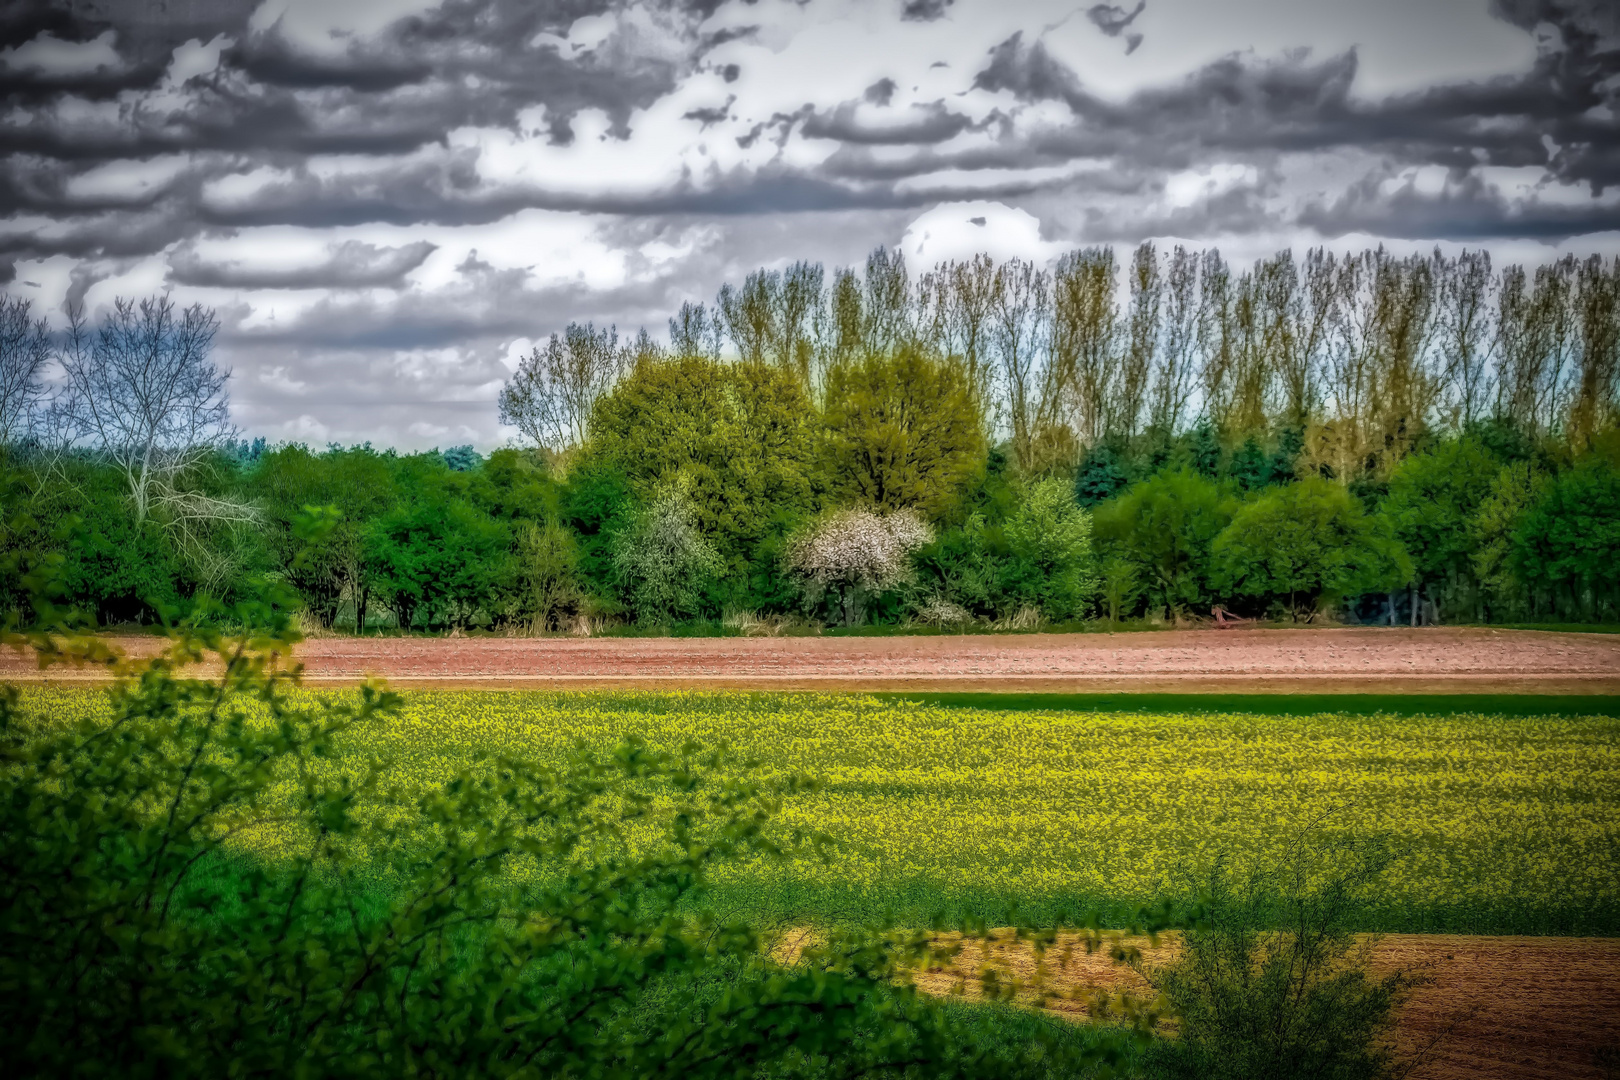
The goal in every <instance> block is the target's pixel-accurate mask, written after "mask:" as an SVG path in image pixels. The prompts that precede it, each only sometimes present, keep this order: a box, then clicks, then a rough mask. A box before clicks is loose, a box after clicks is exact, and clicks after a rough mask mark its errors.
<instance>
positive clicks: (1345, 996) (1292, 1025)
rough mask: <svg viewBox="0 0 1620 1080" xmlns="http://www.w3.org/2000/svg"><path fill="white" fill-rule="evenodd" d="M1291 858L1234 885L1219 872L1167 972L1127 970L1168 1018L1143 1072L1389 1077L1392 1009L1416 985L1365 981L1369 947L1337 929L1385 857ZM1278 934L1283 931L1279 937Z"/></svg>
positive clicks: (1242, 1078) (1222, 1077)
mask: <svg viewBox="0 0 1620 1080" xmlns="http://www.w3.org/2000/svg"><path fill="white" fill-rule="evenodd" d="M1323 854H1326V855H1327V856H1328V857H1335V856H1336V857H1339V858H1344V859H1346V860H1347V861H1346V862H1345V863H1341V864H1340V865H1339V866H1338V867H1331V866H1330V867H1328V868H1326V872H1323V870H1322V868H1318V867H1316V866H1313V865H1312V862H1313V861H1314V860H1313V859H1312V858H1311V857H1309V856H1307V855H1305V854H1300V855H1296V856H1295V858H1294V860H1293V862H1292V865H1289V866H1287V867H1284V868H1283V869H1281V870H1277V871H1271V872H1263V873H1255V874H1253V875H1251V876H1250V877H1248V878H1247V880H1245V881H1243V882H1242V883H1241V884H1240V885H1236V886H1235V885H1234V884H1233V882H1232V880H1231V878H1230V876H1229V875H1228V874H1227V873H1226V872H1224V871H1223V870H1221V869H1217V870H1216V871H1215V872H1214V873H1213V874H1212V875H1211V877H1210V880H1209V883H1208V888H1207V891H1206V896H1205V900H1204V905H1203V911H1202V918H1201V920H1200V922H1199V923H1198V924H1197V925H1196V926H1194V927H1192V928H1190V929H1188V930H1187V932H1186V934H1185V935H1184V937H1183V939H1182V947H1181V951H1180V954H1179V955H1178V956H1177V957H1176V959H1174V960H1173V961H1171V962H1170V963H1168V964H1162V965H1153V964H1148V963H1145V962H1143V961H1142V960H1140V959H1137V960H1136V961H1135V962H1134V966H1135V967H1136V969H1137V970H1138V972H1140V973H1141V974H1142V975H1143V976H1144V977H1145V978H1147V980H1148V981H1149V982H1150V983H1151V984H1152V985H1153V987H1154V988H1155V989H1156V990H1158V991H1159V993H1160V995H1161V996H1162V999H1163V1004H1164V1006H1166V1007H1167V1008H1168V1010H1169V1011H1170V1012H1171V1013H1172V1014H1173V1015H1174V1016H1175V1017H1176V1018H1177V1030H1176V1034H1175V1035H1174V1036H1173V1037H1171V1038H1167V1039H1163V1040H1160V1041H1158V1042H1156V1043H1155V1044H1154V1045H1153V1047H1152V1048H1151V1050H1150V1052H1149V1055H1148V1070H1147V1071H1148V1074H1149V1075H1150V1076H1153V1077H1164V1078H1166V1080H1227V1078H1230V1080H1376V1078H1379V1077H1386V1076H1393V1075H1397V1073H1396V1064H1397V1063H1396V1059H1395V1056H1394V1054H1393V1051H1392V1050H1391V1049H1390V1047H1389V1046H1388V1044H1387V1039H1388V1035H1389V1033H1390V1028H1391V1025H1392V1023H1393V1020H1394V1011H1395V1009H1396V1007H1397V1006H1398V1005H1399V1004H1400V1002H1401V1001H1402V1000H1403V999H1404V998H1405V996H1406V994H1407V992H1408V991H1409V990H1410V989H1411V987H1412V986H1413V985H1414V984H1415V980H1414V979H1413V978H1412V977H1411V976H1409V975H1407V974H1405V973H1402V972H1395V973H1393V974H1390V975H1387V976H1385V977H1384V978H1382V979H1374V978H1372V977H1371V976H1370V975H1369V974H1368V959H1369V955H1370V943H1368V942H1362V943H1360V944H1358V943H1357V941H1356V939H1355V938H1354V937H1353V936H1352V935H1351V934H1350V933H1349V931H1348V930H1347V929H1346V925H1347V923H1348V920H1349V919H1350V918H1351V917H1353V915H1354V913H1355V911H1356V909H1357V907H1358V905H1360V904H1361V903H1363V902H1364V900H1365V896H1366V893H1367V890H1368V888H1369V886H1370V885H1372V883H1373V882H1374V881H1375V880H1376V879H1377V877H1378V876H1379V874H1380V873H1381V871H1382V869H1383V865H1384V860H1383V858H1382V857H1381V855H1380V853H1379V852H1378V851H1377V850H1376V849H1371V850H1369V849H1359V850H1358V849H1348V850H1345V849H1329V850H1328V851H1327V852H1323V851H1321V850H1320V849H1319V850H1318V852H1317V857H1318V858H1320V857H1321V856H1322V855H1323ZM1278 927H1282V928H1283V929H1277V928H1278Z"/></svg>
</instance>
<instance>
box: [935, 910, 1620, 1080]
mask: <svg viewBox="0 0 1620 1080" xmlns="http://www.w3.org/2000/svg"><path fill="white" fill-rule="evenodd" d="M1162 948H1163V951H1162V952H1161V953H1160V955H1164V953H1165V952H1167V951H1168V949H1169V948H1171V946H1169V945H1166V946H1163V947H1162ZM1062 951H1063V950H1062V942H1061V941H1060V943H1059V948H1058V949H1057V950H1054V951H1053V952H1050V953H1048V955H1047V963H1048V969H1049V972H1050V978H1051V983H1052V986H1053V988H1054V989H1056V990H1058V991H1060V992H1062V993H1065V994H1068V995H1073V996H1072V997H1068V998H1060V999H1055V1000H1053V1001H1051V1002H1050V1003H1049V1006H1048V1007H1049V1008H1052V1009H1053V1010H1055V1011H1062V1012H1066V1013H1070V1014H1074V1015H1077V1016H1078V1015H1081V1014H1084V1013H1085V1012H1086V1008H1085V1004H1084V1002H1085V1000H1086V999H1087V998H1089V997H1090V996H1091V994H1092V993H1094V992H1095V991H1096V990H1099V989H1100V990H1105V991H1107V992H1109V993H1113V992H1117V991H1121V990H1126V991H1133V992H1136V993H1140V992H1141V991H1142V990H1143V989H1144V988H1145V984H1144V983H1142V982H1141V980H1140V979H1138V978H1137V976H1136V975H1135V974H1134V973H1133V972H1131V971H1130V970H1129V969H1127V968H1124V967H1122V966H1120V965H1117V964H1115V963H1113V962H1112V961H1111V960H1109V959H1108V958H1107V957H1106V956H1104V955H1103V954H1101V953H1097V954H1093V955H1090V956H1088V955H1086V953H1085V952H1084V950H1083V949H1078V948H1076V949H1074V950H1073V951H1072V953H1071V954H1070V956H1069V958H1068V962H1067V964H1066V966H1064V967H1062V968H1061V969H1060V968H1059V963H1058V961H1059V958H1060V956H1061V954H1062ZM1149 956H1150V959H1152V958H1154V957H1153V953H1152V952H1151V951H1150V952H1149ZM1032 960H1033V958H1032V955H1031V954H1030V952H1029V950H1028V949H1027V948H1025V947H1023V946H1021V945H1018V944H1016V943H1012V942H1002V943H997V944H996V945H994V946H992V951H991V955H990V963H991V965H992V966H993V967H996V968H998V969H1000V970H1001V971H1003V972H1007V973H1011V974H1012V975H1013V976H1015V977H1017V978H1019V979H1020V980H1021V981H1023V982H1026V983H1027V982H1028V980H1029V978H1030V976H1031V973H1032V969H1033V965H1032ZM984 962H985V957H984V954H983V952H982V949H981V947H980V946H977V945H975V946H970V947H969V948H968V949H965V950H964V952H963V955H962V956H961V957H959V958H958V960H957V969H956V971H952V970H949V969H946V970H937V971H934V972H930V973H926V974H923V975H921V976H920V977H919V982H920V984H921V985H922V986H923V988H924V989H927V990H930V991H933V992H936V993H945V992H947V991H949V990H950V989H951V987H952V986H953V985H954V984H955V983H957V982H958V980H959V979H960V974H959V973H960V972H963V971H966V972H970V973H971V972H973V971H975V970H976V969H977V968H978V966H979V965H980V964H982V963H984ZM1372 965H1373V970H1374V972H1375V973H1383V972H1386V971H1389V970H1391V969H1394V968H1401V969H1404V970H1407V971H1410V972H1414V973H1416V974H1418V975H1421V976H1426V977H1427V978H1428V980H1429V982H1428V983H1427V985H1422V986H1419V987H1418V988H1417V989H1416V990H1415V991H1414V992H1413V995H1412V998H1411V1000H1410V1001H1409V1002H1408V1003H1407V1005H1406V1006H1405V1008H1404V1009H1403V1010H1402V1012H1401V1013H1400V1017H1399V1027H1398V1032H1397V1045H1398V1047H1399V1049H1400V1050H1402V1051H1403V1052H1405V1053H1408V1054H1410V1053H1412V1052H1413V1051H1417V1050H1422V1049H1425V1048H1427V1049H1428V1058H1427V1061H1426V1063H1425V1064H1424V1065H1423V1066H1422V1067H1421V1068H1420V1069H1419V1070H1418V1071H1416V1072H1414V1073H1413V1074H1412V1076H1413V1078H1414V1080H1420V1078H1421V1080H1465V1078H1489V1080H1553V1078H1578V1077H1591V1078H1594V1080H1599V1078H1602V1077H1604V1075H1605V1073H1604V1071H1603V1070H1602V1069H1601V1068H1600V1067H1599V1066H1598V1065H1597V1064H1596V1060H1595V1059H1596V1056H1597V1055H1598V1054H1600V1053H1602V1052H1605V1051H1607V1052H1610V1053H1615V1052H1620V940H1616V939H1611V938H1538V937H1464V936H1453V935H1440V934H1435V935H1427V934H1389V935H1386V936H1384V937H1382V938H1379V939H1377V941H1376V944H1375V946H1374V949H1373V955H1372ZM973 982H974V980H973V979H972V978H971V977H970V978H969V979H968V980H967V981H966V987H965V988H966V989H967V990H968V992H969V993H970V994H971V993H972V989H971V988H972V986H973ZM1610 1075H1612V1074H1610Z"/></svg>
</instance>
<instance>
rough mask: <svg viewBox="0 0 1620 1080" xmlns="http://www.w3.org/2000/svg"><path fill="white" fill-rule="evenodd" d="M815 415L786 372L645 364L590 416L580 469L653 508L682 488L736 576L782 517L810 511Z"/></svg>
mask: <svg viewBox="0 0 1620 1080" xmlns="http://www.w3.org/2000/svg"><path fill="white" fill-rule="evenodd" d="M816 433H817V422H816V418H815V410H814V409H813V408H812V407H811V405H810V401H809V399H808V398H807V397H806V396H805V392H804V390H803V388H802V387H801V386H800V384H799V381H798V379H797V378H795V376H794V375H793V373H792V372H791V371H787V370H783V369H781V368H777V367H771V366H767V365H765V364H763V363H734V364H733V363H722V362H719V361H715V360H711V359H709V358H707V357H704V356H678V357H674V358H671V359H648V360H643V361H641V362H639V363H637V364H636V366H635V368H634V370H633V371H632V372H631V373H630V374H629V375H628V376H627V377H626V378H624V379H623V380H622V381H620V382H619V383H618V385H616V386H615V387H614V388H613V390H612V391H611V392H610V393H608V394H607V395H606V396H604V397H602V398H601V399H600V400H599V401H597V403H596V406H595V408H594V409H593V411H592V412H591V421H590V440H589V442H588V443H587V444H586V447H585V451H584V461H583V462H582V464H581V466H580V467H582V468H585V469H586V470H587V471H588V473H589V475H593V476H605V475H607V474H610V473H614V472H616V473H618V474H619V475H622V476H623V477H624V480H625V481H626V483H627V484H628V487H629V489H630V492H631V493H632V494H633V495H634V496H635V498H636V499H637V500H638V501H640V502H642V503H647V502H650V501H651V500H652V499H653V497H654V495H655V494H656V493H657V492H658V490H659V489H660V488H661V487H662V486H665V485H667V484H669V483H673V482H674V481H675V478H676V476H677V474H679V475H680V476H681V477H683V478H684V479H683V480H682V481H681V483H683V484H685V485H686V488H685V490H686V493H687V497H688V498H689V499H690V501H691V504H692V512H693V515H694V521H695V523H696V525H697V527H698V529H699V530H700V531H701V532H702V534H703V536H704V537H706V538H707V539H708V540H709V542H710V543H712V544H713V545H714V547H715V549H716V550H717V551H718V553H719V554H720V556H721V558H722V559H724V560H725V562H726V565H727V568H728V569H729V570H742V569H744V568H745V567H746V566H747V563H748V558H749V555H750V554H751V553H752V550H753V548H754V547H755V545H756V544H757V543H758V542H759V541H760V540H761V538H763V537H765V536H768V535H770V534H771V533H772V532H773V531H775V529H776V521H777V519H778V517H779V515H780V514H781V513H782V512H783V511H793V510H811V509H813V508H814V506H815V504H816V502H817V500H818V497H819V496H818V492H819V490H820V487H821V478H820V470H819V464H818V461H817V438H816Z"/></svg>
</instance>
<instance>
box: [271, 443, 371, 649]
mask: <svg viewBox="0 0 1620 1080" xmlns="http://www.w3.org/2000/svg"><path fill="white" fill-rule="evenodd" d="M393 460H394V459H391V458H390V457H389V456H385V455H382V454H378V453H377V452H375V451H374V450H372V449H371V448H370V447H369V446H357V447H354V448H352V449H348V450H344V449H340V448H337V447H333V448H332V449H329V450H327V451H326V452H325V453H322V454H314V453H311V452H310V451H309V450H308V449H307V448H305V447H303V446H297V445H291V446H283V447H278V448H277V449H275V450H271V451H268V452H266V453H264V454H261V455H260V457H259V458H258V460H257V461H256V462H255V463H254V465H253V468H252V470H251V471H250V472H249V473H248V475H247V477H246V486H247V490H248V491H249V492H250V493H251V494H252V496H253V497H254V498H255V499H256V500H257V501H258V502H259V504H260V506H261V507H262V513H263V518H264V534H265V537H266V540H267V542H268V544H269V546H270V549H271V552H272V554H273V558H274V560H275V564H276V566H277V568H278V569H279V570H280V571H281V572H282V574H283V575H284V576H285V577H286V580H287V581H289V582H290V583H291V584H292V585H293V587H294V588H296V589H297V590H298V593H299V595H300V596H301V597H302V598H303V600H304V603H305V605H306V607H307V610H308V611H309V612H310V614H312V615H314V616H315V618H316V619H317V620H318V621H319V622H320V623H321V625H323V626H331V625H332V623H333V621H334V620H335V619H336V618H337V613H338V608H339V606H340V604H341V603H342V601H343V599H344V597H347V598H348V599H349V601H350V603H351V604H352V606H353V610H354V619H355V629H356V630H357V631H359V632H361V633H363V632H364V631H365V627H366V614H367V611H366V609H367V607H368V601H369V599H370V594H371V590H372V588H373V580H372V578H373V574H372V566H371V564H370V562H369V561H368V559H367V550H366V533H367V529H368V528H369V527H370V525H371V524H372V523H373V522H374V521H375V520H376V519H378V518H379V517H381V516H382V515H383V514H385V513H386V512H387V511H388V510H390V509H391V508H392V507H393V506H394V505H395V503H396V501H397V500H398V498H399V496H398V493H397V491H396V488H395V483H394V470H393V467H392V466H393ZM312 506H322V507H330V508H331V509H332V511H333V514H334V518H333V527H332V528H331V529H328V530H324V531H321V532H320V533H319V534H318V536H317V538H316V539H314V540H305V539H301V538H300V534H299V530H298V529H296V528H295V527H294V526H295V523H296V522H297V521H299V520H301V518H302V516H303V515H304V514H305V513H306V510H307V508H308V507H312ZM311 543H313V544H315V545H316V548H314V549H310V548H309V546H308V545H309V544H311Z"/></svg>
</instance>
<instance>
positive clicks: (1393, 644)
mask: <svg viewBox="0 0 1620 1080" xmlns="http://www.w3.org/2000/svg"><path fill="white" fill-rule="evenodd" d="M118 643H119V644H120V645H122V646H123V647H125V648H126V649H128V650H129V651H130V652H132V653H135V654H140V653H145V652H150V651H151V650H153V649H155V648H156V647H157V646H158V639H155V638H125V639H121V640H120V641H119V642H118ZM297 656H298V658H299V659H300V660H302V661H303V663H304V664H305V665H306V675H307V678H308V679H309V680H310V681H312V682H316V683H341V682H350V681H353V680H355V679H357V678H359V677H361V676H363V675H367V674H375V675H381V676H383V677H384V678H387V679H388V680H389V681H390V682H393V683H396V684H398V685H401V686H440V687H457V688H465V689H476V688H480V687H488V688H501V687H511V688H525V689H570V688H577V689H587V688H644V689H654V688H677V687H709V688H716V689H719V688H726V687H731V688H738V689H753V690H917V691H923V690H935V691H946V690H1008V691H1054V692H1063V691H1121V690H1127V691H1128V690H1138V691H1159V692H1164V691H1188V692H1196V691H1204V690H1209V691H1240V692H1250V691H1257V690H1258V691H1267V690H1272V691H1304V692H1316V693H1331V692H1340V691H1345V692H1349V691H1358V692H1362V693H1380V692H1401V691H1413V692H1415V691H1431V692H1438V693H1460V692H1471V691H1473V692H1493V693H1613V692H1620V634H1614V635H1604V634H1564V633H1543V632H1531V631H1514V630H1489V629H1451V628H1445V627H1438V628H1433V629H1419V630H1407V629H1371V628H1362V629H1317V630H1309V629H1308V630H1228V631H1217V630H1184V631H1152V632H1137V633H1124V634H1020V635H997V636H991V635H950V636H938V637H890V638H849V637H797V638H593V639H578V638H496V637H474V638H343V637H330V638H315V639H312V640H310V641H306V642H304V643H303V644H302V645H300V646H299V647H298V650H297ZM47 676H48V678H50V679H51V680H52V681H57V680H61V681H70V680H73V679H79V678H94V677H96V676H95V675H94V674H93V673H90V672H72V671H64V670H61V669H56V670H53V671H51V672H49V673H47ZM39 677H40V674H39V673H38V672H37V670H36V669H35V665H34V664H33V662H32V659H31V658H30V657H27V656H19V655H17V654H15V653H11V652H6V653H0V679H19V678H21V679H35V678H39Z"/></svg>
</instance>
